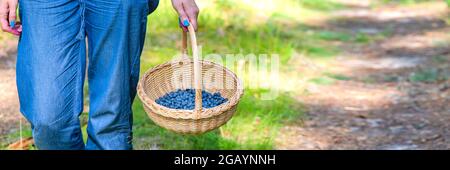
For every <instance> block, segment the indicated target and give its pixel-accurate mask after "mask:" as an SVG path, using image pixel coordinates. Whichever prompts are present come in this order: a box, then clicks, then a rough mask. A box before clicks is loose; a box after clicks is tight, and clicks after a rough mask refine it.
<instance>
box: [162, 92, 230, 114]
mask: <svg viewBox="0 0 450 170" xmlns="http://www.w3.org/2000/svg"><path fill="white" fill-rule="evenodd" d="M226 101H228V99H226V98H223V97H222V96H221V95H220V93H218V92H216V93H209V92H207V91H205V90H202V103H203V108H213V107H216V106H218V105H220V104H222V103H225V102H226ZM155 102H156V103H158V104H160V105H163V106H165V107H169V108H172V109H185V110H192V109H194V107H195V89H184V90H182V89H177V90H175V91H172V92H169V93H167V94H165V95H163V96H161V97H160V98H158V99H156V100H155Z"/></svg>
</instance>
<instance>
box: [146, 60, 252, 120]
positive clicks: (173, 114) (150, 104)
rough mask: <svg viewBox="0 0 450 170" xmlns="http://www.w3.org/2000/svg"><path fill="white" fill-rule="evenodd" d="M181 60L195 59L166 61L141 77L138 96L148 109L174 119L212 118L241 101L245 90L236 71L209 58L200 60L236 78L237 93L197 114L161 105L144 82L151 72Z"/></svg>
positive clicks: (192, 111)
mask: <svg viewBox="0 0 450 170" xmlns="http://www.w3.org/2000/svg"><path fill="white" fill-rule="evenodd" d="M180 61H181V62H185V61H187V62H191V63H192V62H193V60H192V59H190V58H182V59H178V60H172V61H169V62H166V63H163V64H159V65H157V66H155V67H153V68H152V69H149V70H148V71H146V72H145V73H144V75H142V77H141V78H140V81H139V83H138V87H137V94H138V97H139V98H140V99H141V101H142V104H143V105H144V106H145V107H147V108H148V109H150V110H152V111H153V113H156V114H158V115H160V116H163V117H167V118H173V119H185V120H198V119H207V118H211V117H214V116H217V115H220V114H222V113H223V112H225V111H227V110H229V109H231V108H232V107H234V106H235V105H237V104H238V103H239V100H240V98H241V97H242V95H243V92H244V89H243V85H242V81H241V80H240V79H239V78H238V77H237V76H236V74H235V73H233V72H232V71H231V70H229V69H228V68H226V67H224V66H222V65H220V64H217V63H214V62H211V61H207V60H199V61H200V63H201V64H202V65H204V64H207V65H208V64H209V65H213V66H215V67H221V68H222V69H223V70H224V71H225V72H226V73H227V74H229V75H231V77H232V78H233V79H234V80H236V88H237V91H236V93H234V94H233V95H232V97H230V98H229V99H228V101H227V102H225V103H222V104H221V105H219V106H216V107H213V108H202V111H201V113H200V114H199V115H196V114H193V113H194V110H181V109H172V108H168V107H165V106H162V105H159V104H158V103H156V102H155V101H154V100H152V99H150V98H149V97H148V94H147V93H146V92H145V90H144V87H143V86H144V82H146V81H145V80H146V79H147V77H148V76H149V74H151V73H153V72H156V71H158V70H160V69H162V68H164V67H167V66H171V65H172V64H173V63H176V62H180ZM155 107H156V108H159V110H157V109H154V108H155Z"/></svg>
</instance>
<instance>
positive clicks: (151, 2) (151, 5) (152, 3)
mask: <svg viewBox="0 0 450 170" xmlns="http://www.w3.org/2000/svg"><path fill="white" fill-rule="evenodd" d="M158 4H159V0H148V14H151V13H153V12H154V11H155V10H156V8H158Z"/></svg>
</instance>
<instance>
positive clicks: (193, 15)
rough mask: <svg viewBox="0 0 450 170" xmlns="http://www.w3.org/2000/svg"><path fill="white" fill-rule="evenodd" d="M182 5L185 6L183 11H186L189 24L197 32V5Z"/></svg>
mask: <svg viewBox="0 0 450 170" xmlns="http://www.w3.org/2000/svg"><path fill="white" fill-rule="evenodd" d="M183 5H185V6H184V9H185V10H186V14H187V16H188V18H189V21H190V22H191V24H192V26H193V27H194V29H195V30H197V19H198V14H199V12H200V11H199V9H198V7H197V5H196V4H195V3H187V4H183Z"/></svg>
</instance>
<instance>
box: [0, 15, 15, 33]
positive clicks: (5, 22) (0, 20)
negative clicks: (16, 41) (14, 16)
mask: <svg viewBox="0 0 450 170" xmlns="http://www.w3.org/2000/svg"><path fill="white" fill-rule="evenodd" d="M0 23H1V25H2V31H3V32H11V31H12V29H11V27H9V23H8V20H7V19H6V18H0Z"/></svg>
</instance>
